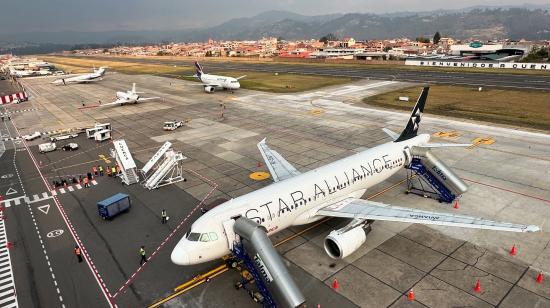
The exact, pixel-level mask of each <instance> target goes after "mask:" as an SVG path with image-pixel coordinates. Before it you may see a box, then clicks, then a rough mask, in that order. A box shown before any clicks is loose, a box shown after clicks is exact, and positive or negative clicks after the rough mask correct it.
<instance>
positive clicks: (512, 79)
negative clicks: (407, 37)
mask: <svg viewBox="0 0 550 308" xmlns="http://www.w3.org/2000/svg"><path fill="white" fill-rule="evenodd" d="M85 58H90V59H106V60H109V59H113V58H109V57H101V56H86V57H85ZM114 59H116V61H123V62H131V63H148V64H164V65H177V66H182V65H185V66H193V61H192V60H186V59H185V58H183V59H181V60H172V59H166V60H164V59H158V58H150V59H149V58H123V57H121V58H114ZM203 67H204V69H205V71H207V72H212V73H215V72H216V71H231V70H236V71H247V70H248V71H258V72H270V73H291V74H306V75H321V76H342V77H352V78H367V79H368V78H372V79H376V80H393V81H402V82H415V83H428V84H450V85H468V86H483V87H500V88H510V89H531V90H544V91H549V90H550V75H547V76H544V75H527V74H525V75H524V74H495V73H492V72H490V73H487V72H483V71H482V70H480V71H479V72H476V73H470V72H445V71H441V72H437V71H426V70H418V71H414V70H412V71H409V70H400V69H392V68H391V66H389V65H388V68H387V69H380V68H376V69H370V68H369V66H368V65H365V66H364V67H361V66H360V65H357V66H355V67H352V66H334V65H330V64H325V65H319V64H316V65H301V64H292V63H284V64H283V63H243V62H237V61H234V62H221V61H207V62H204V63H203Z"/></svg>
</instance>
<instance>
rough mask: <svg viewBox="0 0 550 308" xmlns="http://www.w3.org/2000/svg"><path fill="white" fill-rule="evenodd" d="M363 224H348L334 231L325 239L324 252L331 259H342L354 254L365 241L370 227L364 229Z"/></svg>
mask: <svg viewBox="0 0 550 308" xmlns="http://www.w3.org/2000/svg"><path fill="white" fill-rule="evenodd" d="M364 226H365V225H364V224H359V225H357V224H349V225H347V226H346V227H344V228H342V229H339V230H334V231H332V232H330V234H329V235H328V236H327V237H326V238H325V244H324V246H325V251H326V252H327V254H328V255H329V257H331V258H333V259H343V258H345V257H347V256H349V255H350V254H352V253H353V252H355V251H356V250H357V249H358V248H359V247H361V245H363V243H365V241H366V240H367V233H368V232H369V231H370V226H369V227H367V229H364Z"/></svg>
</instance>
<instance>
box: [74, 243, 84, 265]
mask: <svg viewBox="0 0 550 308" xmlns="http://www.w3.org/2000/svg"><path fill="white" fill-rule="evenodd" d="M74 254H75V255H76V257H77V258H78V263H81V262H82V252H81V251H80V247H78V245H76V246H74Z"/></svg>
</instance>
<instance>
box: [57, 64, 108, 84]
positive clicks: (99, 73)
mask: <svg viewBox="0 0 550 308" xmlns="http://www.w3.org/2000/svg"><path fill="white" fill-rule="evenodd" d="M106 69H107V67H103V66H102V67H100V68H99V69H97V70H96V69H94V70H93V73H89V74H82V75H77V76H71V77H65V78H61V79H56V80H54V81H52V84H54V85H68V84H71V83H89V82H95V81H100V80H102V79H103V75H105V71H106Z"/></svg>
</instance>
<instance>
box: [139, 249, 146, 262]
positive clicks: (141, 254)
mask: <svg viewBox="0 0 550 308" xmlns="http://www.w3.org/2000/svg"><path fill="white" fill-rule="evenodd" d="M139 255H140V256H141V260H140V261H139V266H142V265H143V264H144V263H146V262H147V256H145V246H141V248H140V249H139Z"/></svg>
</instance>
